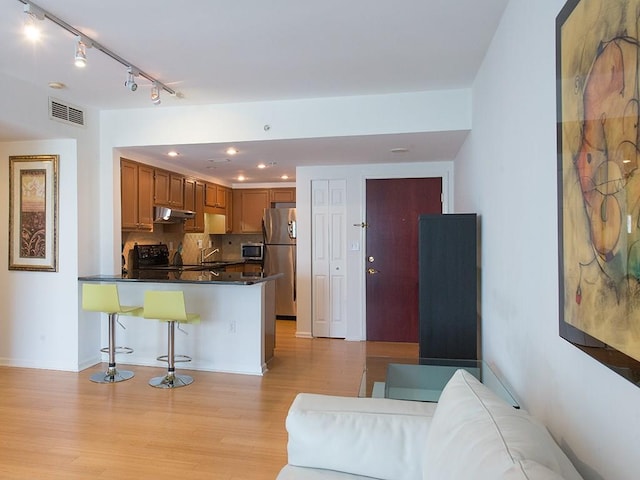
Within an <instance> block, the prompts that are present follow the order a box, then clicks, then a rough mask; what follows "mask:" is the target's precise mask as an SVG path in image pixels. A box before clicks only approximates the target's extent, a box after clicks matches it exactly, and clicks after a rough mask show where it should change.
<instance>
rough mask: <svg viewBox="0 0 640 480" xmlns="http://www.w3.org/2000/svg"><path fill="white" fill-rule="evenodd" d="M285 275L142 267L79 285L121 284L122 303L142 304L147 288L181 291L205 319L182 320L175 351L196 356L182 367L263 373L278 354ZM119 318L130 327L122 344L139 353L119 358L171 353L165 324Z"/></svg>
mask: <svg viewBox="0 0 640 480" xmlns="http://www.w3.org/2000/svg"><path fill="white" fill-rule="evenodd" d="M280 276H281V275H280V274H276V275H269V276H264V275H262V274H260V273H251V274H245V273H240V272H224V271H216V270H207V269H198V270H189V269H183V270H170V271H169V270H168V271H162V270H158V271H155V270H153V271H143V270H140V271H133V272H130V273H128V274H122V275H91V276H83V277H79V279H78V280H79V287H78V288H79V295H80V298H81V295H82V283H83V282H101V283H116V284H117V286H118V292H119V296H120V303H122V304H124V305H140V306H142V304H143V299H144V292H145V291H146V290H182V291H183V292H184V296H185V302H186V305H187V310H188V311H189V312H195V313H198V314H200V316H201V323H199V324H196V325H184V326H182V325H181V326H180V329H181V330H183V332H182V331H177V332H176V335H175V350H176V354H184V355H188V356H190V357H192V361H191V362H190V363H188V364H184V365H183V366H182V367H181V368H184V369H189V370H204V371H213V372H228V373H241V374H249V375H262V374H263V373H264V372H265V371H266V370H267V362H268V361H269V360H270V359H271V358H272V357H273V354H274V348H275V281H274V280H276V279H277V278H279V277H280ZM79 313H80V317H81V321H82V322H90V321H92V320H94V319H96V316H97V315H99V314H97V313H95V312H85V311H82V308H80V312H79ZM96 320H97V319H96ZM120 322H121V323H123V324H124V325H125V327H126V328H125V329H123V328H120V327H118V328H117V333H116V337H117V344H118V345H126V346H128V347H131V348H133V350H134V352H133V353H131V354H128V355H119V356H118V359H117V361H118V363H119V364H129V365H144V366H159V367H161V366H162V365H163V364H162V363H161V362H159V361H158V360H156V357H158V356H159V355H162V354H163V353H166V352H165V350H166V335H167V333H166V325H165V324H163V323H162V322H158V321H155V320H151V319H145V318H143V317H127V316H122V317H120ZM103 331H106V330H103ZM103 338H104V337H103ZM103 343H105V344H106V342H103ZM97 355H99V352H97ZM105 360H106V357H103V358H102V361H105ZM100 361H101V360H99V359H97V360H96V361H95V362H94V363H99V362H100ZM89 363H90V362H89Z"/></svg>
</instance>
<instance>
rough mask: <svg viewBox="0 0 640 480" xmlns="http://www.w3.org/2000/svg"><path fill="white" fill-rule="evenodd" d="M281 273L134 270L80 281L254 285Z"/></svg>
mask: <svg viewBox="0 0 640 480" xmlns="http://www.w3.org/2000/svg"><path fill="white" fill-rule="evenodd" d="M281 276H282V274H281V273H277V274H275V275H267V276H265V275H264V274H262V273H257V272H256V273H241V272H222V271H216V270H198V271H194V270H134V271H131V272H128V273H125V274H122V275H118V274H113V275H106V274H100V275H87V276H82V277H78V280H79V281H81V282H155V283H158V282H162V283H164V282H166V283H198V284H204V283H208V284H216V285H254V284H256V283H261V282H268V281H271V280H275V279H277V278H279V277H281Z"/></svg>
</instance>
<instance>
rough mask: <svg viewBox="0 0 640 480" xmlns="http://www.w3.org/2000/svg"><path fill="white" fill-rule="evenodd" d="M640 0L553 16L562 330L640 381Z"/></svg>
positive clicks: (577, 2)
mask: <svg viewBox="0 0 640 480" xmlns="http://www.w3.org/2000/svg"><path fill="white" fill-rule="evenodd" d="M638 12H640V0H619V1H616V2H611V1H610V0H569V1H568V2H567V3H566V5H565V6H564V7H563V9H562V10H561V11H560V13H559V14H558V17H557V18H556V76H557V83H556V89H557V142H558V159H557V162H558V243H559V248H558V253H559V255H558V259H559V300H560V301H559V307H560V308H559V310H560V312H559V333H560V336H561V337H562V338H564V339H566V340H567V341H569V342H571V343H573V344H574V345H575V346H576V347H578V348H580V349H581V350H583V351H584V352H586V353H588V354H589V355H591V356H592V357H594V358H595V359H597V360H598V361H600V362H602V363H604V364H605V365H607V366H608V367H610V368H611V369H612V370H614V371H616V372H617V373H619V374H621V375H622V376H624V377H625V378H627V379H629V380H630V381H632V382H633V383H635V384H639V383H640V169H639V167H640V149H639V147H640V141H639V138H640V137H639V130H638V125H639V123H640V108H639V107H640V101H639V98H640V94H639V82H638V79H639V78H640V68H639V67H638V63H639V60H638V58H639V53H640V50H639V45H640V43H639V42H638V39H639V38H640V30H639V29H640V18H639V16H638V15H639V13H638Z"/></svg>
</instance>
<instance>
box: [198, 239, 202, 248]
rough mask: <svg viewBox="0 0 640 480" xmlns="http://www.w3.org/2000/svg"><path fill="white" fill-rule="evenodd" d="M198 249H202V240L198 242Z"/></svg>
mask: <svg viewBox="0 0 640 480" xmlns="http://www.w3.org/2000/svg"><path fill="white" fill-rule="evenodd" d="M198 248H202V240H198Z"/></svg>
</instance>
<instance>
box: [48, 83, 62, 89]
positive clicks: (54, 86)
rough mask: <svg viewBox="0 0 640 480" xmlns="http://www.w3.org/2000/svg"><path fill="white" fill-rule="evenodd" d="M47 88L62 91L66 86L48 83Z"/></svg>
mask: <svg viewBox="0 0 640 480" xmlns="http://www.w3.org/2000/svg"><path fill="white" fill-rule="evenodd" d="M49 88H54V89H56V90H62V89H63V88H66V85H65V84H64V83H62V82H49Z"/></svg>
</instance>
